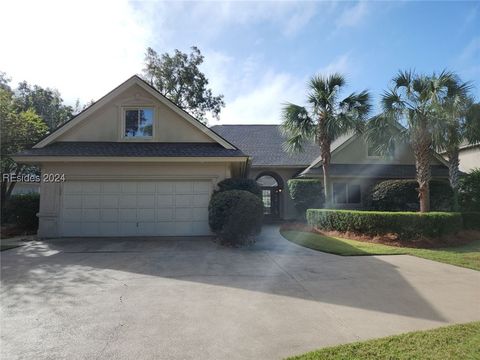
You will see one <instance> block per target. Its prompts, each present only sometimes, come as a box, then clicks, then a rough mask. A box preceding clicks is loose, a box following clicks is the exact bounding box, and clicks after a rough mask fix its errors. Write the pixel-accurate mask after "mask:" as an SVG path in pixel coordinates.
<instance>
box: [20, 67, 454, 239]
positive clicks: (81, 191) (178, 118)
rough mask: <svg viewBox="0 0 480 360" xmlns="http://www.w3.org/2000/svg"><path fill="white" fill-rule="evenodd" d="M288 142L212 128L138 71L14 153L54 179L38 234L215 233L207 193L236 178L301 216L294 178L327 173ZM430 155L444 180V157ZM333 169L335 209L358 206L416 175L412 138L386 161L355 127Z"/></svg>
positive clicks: (335, 153) (276, 134)
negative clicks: (379, 185)
mask: <svg viewBox="0 0 480 360" xmlns="http://www.w3.org/2000/svg"><path fill="white" fill-rule="evenodd" d="M284 141H285V138H284V137H283V135H282V134H281V132H280V130H279V126H278V125H220V126H213V127H212V128H208V127H206V126H205V125H203V124H201V123H200V122H198V121H197V120H196V119H194V118H193V117H192V116H191V115H189V114H188V113H187V112H185V111H183V110H182V109H180V108H179V107H178V106H176V105H175V104H173V103H172V102H171V101H169V100H168V99H166V98H165V97H164V96H163V95H161V94H160V93H159V92H158V91H157V90H155V89H154V88H153V87H151V86H150V85H149V84H147V83H146V82H144V81H143V80H142V79H140V78H139V77H137V76H133V77H131V78H130V79H129V80H127V81H126V82H124V83H123V84H121V85H120V86H118V87H117V88H115V89H114V90H112V91H111V92H110V93H108V94H107V95H105V96H104V97H103V98H101V99H100V100H98V101H97V102H96V103H94V104H93V105H92V106H90V107H89V108H87V109H86V110H84V111H83V112H81V113H80V114H78V115H77V116H76V117H74V118H73V119H72V120H71V121H69V122H67V123H66V124H64V125H63V126H62V127H60V128H59V129H57V130H56V131H54V132H53V133H52V134H50V135H48V136H47V137H46V138H45V139H43V140H42V141H40V142H39V143H38V144H37V145H35V146H34V148H33V149H30V150H26V151H23V152H21V153H19V154H17V155H16V156H15V157H14V159H15V160H16V161H17V162H19V163H26V164H35V165H39V166H41V169H42V175H45V174H47V175H48V178H49V179H50V180H52V181H51V182H42V183H41V199H40V212H39V220H40V225H39V231H38V234H39V236H40V237H60V236H62V237H64V236H162V235H180V236H184V235H208V234H210V230H209V226H208V202H209V199H210V196H211V194H212V191H213V190H214V189H215V186H216V184H217V183H218V182H219V181H221V180H223V179H225V178H229V177H245V176H248V177H250V178H252V179H255V180H257V182H258V183H259V184H260V185H261V186H262V189H263V201H264V205H265V213H266V214H267V216H268V217H270V218H278V219H292V218H295V217H296V216H297V214H296V211H295V208H294V206H293V203H292V201H291V200H290V198H289V196H288V187H287V181H288V180H289V179H291V178H294V177H297V176H300V177H319V178H322V169H321V163H320V162H319V160H318V156H319V149H318V146H317V145H315V144H313V143H312V144H306V145H305V151H304V152H302V153H298V154H288V153H287V152H285V151H284V149H283V142H284ZM432 160H433V161H432V163H433V165H432V172H433V175H434V177H441V178H446V177H447V174H448V171H447V168H446V166H445V164H444V160H443V159H442V158H441V157H440V156H435V157H434V159H432ZM331 167H332V170H331V172H332V186H333V193H334V203H335V206H337V207H350V208H360V207H362V206H363V205H362V204H363V202H364V200H365V198H366V193H367V191H368V187H369V186H370V185H371V184H373V183H375V182H377V181H380V180H383V179H397V178H414V176H415V166H414V160H413V155H412V152H411V150H410V149H409V148H408V147H407V146H398V148H397V149H396V151H395V153H394V154H392V157H391V158H389V159H385V158H383V157H379V156H376V155H375V154H374V153H372V152H371V150H370V151H369V150H368V149H367V145H366V143H365V142H364V140H363V138H362V137H361V136H358V135H349V136H344V137H342V138H340V139H337V140H336V141H335V142H334V143H333V144H332V165H331ZM62 175H64V179H65V181H62V178H61V177H62ZM57 180H58V181H57Z"/></svg>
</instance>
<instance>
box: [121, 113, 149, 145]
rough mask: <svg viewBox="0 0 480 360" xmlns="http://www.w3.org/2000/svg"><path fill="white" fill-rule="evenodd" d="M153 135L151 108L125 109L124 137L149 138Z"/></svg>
mask: <svg viewBox="0 0 480 360" xmlns="http://www.w3.org/2000/svg"><path fill="white" fill-rule="evenodd" d="M152 135H153V109H152V108H136V109H125V137H126V138H150V137H152Z"/></svg>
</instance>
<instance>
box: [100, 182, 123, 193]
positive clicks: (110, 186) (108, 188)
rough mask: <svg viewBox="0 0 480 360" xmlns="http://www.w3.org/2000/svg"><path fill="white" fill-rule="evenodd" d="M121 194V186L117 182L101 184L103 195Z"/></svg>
mask: <svg viewBox="0 0 480 360" xmlns="http://www.w3.org/2000/svg"><path fill="white" fill-rule="evenodd" d="M121 192H122V184H121V183H119V182H109V181H106V182H104V183H103V193H104V194H119V193H121Z"/></svg>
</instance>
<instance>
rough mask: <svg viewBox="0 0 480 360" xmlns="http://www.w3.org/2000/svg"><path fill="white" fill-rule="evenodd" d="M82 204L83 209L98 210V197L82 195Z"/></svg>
mask: <svg viewBox="0 0 480 360" xmlns="http://www.w3.org/2000/svg"><path fill="white" fill-rule="evenodd" d="M82 202H83V208H84V209H85V208H87V209H99V208H100V195H83V197H82Z"/></svg>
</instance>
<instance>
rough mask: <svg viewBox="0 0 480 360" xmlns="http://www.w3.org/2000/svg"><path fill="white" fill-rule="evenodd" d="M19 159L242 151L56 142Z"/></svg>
mask: <svg viewBox="0 0 480 360" xmlns="http://www.w3.org/2000/svg"><path fill="white" fill-rule="evenodd" d="M17 156H123V157H138V156H140V157H163V156H172V157H202V156H203V157H238V156H246V155H245V154H244V153H242V151H241V150H233V149H225V148H224V147H223V146H221V145H220V144H217V143H158V142H148V143H147V142H130V143H126V142H89V141H82V142H56V143H53V144H50V145H47V146H45V147H43V148H39V149H29V150H24V151H22V152H20V153H18V154H17Z"/></svg>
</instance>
